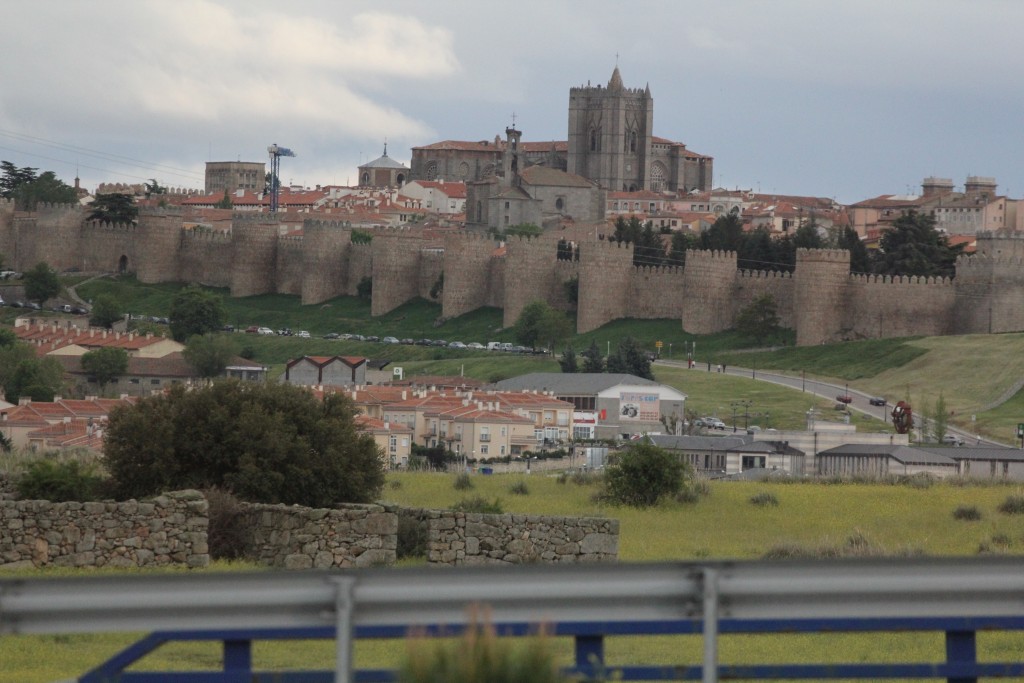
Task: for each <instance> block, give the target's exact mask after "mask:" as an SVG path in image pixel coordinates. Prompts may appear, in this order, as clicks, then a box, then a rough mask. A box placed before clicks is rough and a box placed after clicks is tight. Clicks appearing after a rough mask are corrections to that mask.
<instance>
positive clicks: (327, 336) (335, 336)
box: [324, 332, 341, 339]
mask: <svg viewBox="0 0 1024 683" xmlns="http://www.w3.org/2000/svg"><path fill="white" fill-rule="evenodd" d="M339 337H341V335H340V334H338V333H337V332H328V333H327V334H325V335H324V339H338V338H339Z"/></svg>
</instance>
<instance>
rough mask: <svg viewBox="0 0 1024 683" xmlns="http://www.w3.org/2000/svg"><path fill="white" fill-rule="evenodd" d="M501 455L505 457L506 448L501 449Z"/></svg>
mask: <svg viewBox="0 0 1024 683" xmlns="http://www.w3.org/2000/svg"><path fill="white" fill-rule="evenodd" d="M501 455H505V447H504V446H502V447H501Z"/></svg>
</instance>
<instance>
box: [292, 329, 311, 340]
mask: <svg viewBox="0 0 1024 683" xmlns="http://www.w3.org/2000/svg"><path fill="white" fill-rule="evenodd" d="M295 336H296V337H299V338H300V339H309V332H307V331H306V330H299V333H298V334H296V335H295Z"/></svg>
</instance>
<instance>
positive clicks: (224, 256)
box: [178, 229, 234, 287]
mask: <svg viewBox="0 0 1024 683" xmlns="http://www.w3.org/2000/svg"><path fill="white" fill-rule="evenodd" d="M180 255H181V258H180V259H179V263H180V269H179V270H178V272H179V276H180V279H181V280H182V281H183V282H198V283H200V284H203V285H207V286H209V287H230V286H231V262H232V257H233V255H234V249H233V248H232V243H231V235H230V233H224V232H218V231H213V230H203V229H193V230H185V231H182V234H181V254H180Z"/></svg>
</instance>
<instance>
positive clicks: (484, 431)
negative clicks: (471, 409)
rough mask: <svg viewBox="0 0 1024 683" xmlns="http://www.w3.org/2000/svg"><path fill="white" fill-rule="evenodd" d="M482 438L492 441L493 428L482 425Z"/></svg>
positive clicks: (482, 439)
mask: <svg viewBox="0 0 1024 683" xmlns="http://www.w3.org/2000/svg"><path fill="white" fill-rule="evenodd" d="M480 440H481V441H490V440H491V429H490V427H481V428H480Z"/></svg>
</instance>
